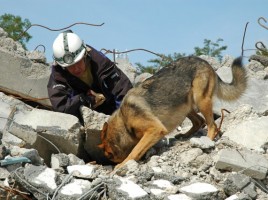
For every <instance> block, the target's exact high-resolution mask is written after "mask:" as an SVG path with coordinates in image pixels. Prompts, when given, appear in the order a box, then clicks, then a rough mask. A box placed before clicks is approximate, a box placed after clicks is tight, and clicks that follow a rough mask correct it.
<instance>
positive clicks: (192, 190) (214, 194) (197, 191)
mask: <svg viewBox="0 0 268 200" xmlns="http://www.w3.org/2000/svg"><path fill="white" fill-rule="evenodd" d="M179 191H180V192H181V193H183V194H186V195H187V196H190V197H191V198H193V199H200V200H201V199H209V200H214V199H220V198H218V197H219V196H218V193H219V190H218V189H217V188H216V187H215V186H213V185H211V184H208V183H203V182H197V183H193V184H190V185H187V186H184V187H181V188H180V189H179Z"/></svg>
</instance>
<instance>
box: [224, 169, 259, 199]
mask: <svg viewBox="0 0 268 200" xmlns="http://www.w3.org/2000/svg"><path fill="white" fill-rule="evenodd" d="M223 189H224V192H225V193H226V194H228V195H230V196H231V195H235V194H237V193H239V192H240V191H243V192H244V193H245V194H248V195H249V196H250V197H251V198H253V199H255V198H256V196H257V193H256V191H255V184H254V183H253V182H251V178H250V177H248V176H246V175H244V174H230V175H229V176H228V178H227V179H226V180H225V181H224V187H223Z"/></svg>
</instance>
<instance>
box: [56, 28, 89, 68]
mask: <svg viewBox="0 0 268 200" xmlns="http://www.w3.org/2000/svg"><path fill="white" fill-rule="evenodd" d="M85 52H86V47H85V45H84V43H83V41H82V40H81V39H80V38H79V37H78V35H76V34H75V33H73V32H72V31H65V32H63V33H60V34H59V35H58V37H57V38H56V39H55V41H54V43H53V58H54V60H55V61H56V63H58V64H59V65H60V66H62V67H68V66H70V65H73V64H75V63H77V62H78V61H80V60H81V59H82V58H83V56H84V55H85Z"/></svg>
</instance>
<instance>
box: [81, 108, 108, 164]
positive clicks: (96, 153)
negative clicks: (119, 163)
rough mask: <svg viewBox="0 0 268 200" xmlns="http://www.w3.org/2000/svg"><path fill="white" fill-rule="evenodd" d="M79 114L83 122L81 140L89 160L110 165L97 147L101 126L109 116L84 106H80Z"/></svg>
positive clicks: (99, 142) (99, 140)
mask: <svg viewBox="0 0 268 200" xmlns="http://www.w3.org/2000/svg"><path fill="white" fill-rule="evenodd" d="M80 112H81V113H82V116H83V120H84V128H85V136H84V138H83V141H84V144H83V146H84V149H85V151H86V152H87V153H88V154H89V156H90V157H91V159H92V160H95V161H96V162H97V163H102V164H112V162H111V161H110V160H108V159H107V158H106V157H105V156H104V152H103V150H102V149H100V148H99V147H98V145H99V144H101V138H100V133H101V130H102V127H103V124H104V123H105V122H106V121H107V120H108V118H109V115H105V114H103V113H98V112H96V111H93V110H91V109H90V108H88V107H86V106H82V107H81V108H80Z"/></svg>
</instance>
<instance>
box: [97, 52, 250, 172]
mask: <svg viewBox="0 0 268 200" xmlns="http://www.w3.org/2000/svg"><path fill="white" fill-rule="evenodd" d="M231 68H232V75H233V80H232V82H231V83H226V82H224V81H222V80H221V79H220V77H219V76H218V75H217V73H216V72H215V71H214V70H213V68H212V66H211V65H209V64H208V62H206V61H205V60H203V59H201V58H198V57H195V56H189V57H184V58H181V59H179V60H178V61H176V62H175V63H173V64H171V65H170V66H168V67H164V68H162V69H161V70H159V71H158V72H157V73H156V74H155V75H154V76H152V77H150V78H148V79H146V80H145V81H144V82H142V83H141V84H139V85H138V86H137V87H135V88H133V89H131V90H129V92H128V93H127V95H126V96H125V97H124V99H123V101H122V103H121V105H120V107H119V109H118V110H116V111H115V112H114V113H113V114H112V115H111V116H110V117H109V119H108V122H105V124H104V125H103V129H102V132H101V141H102V144H100V145H99V147H100V148H102V149H103V150H104V154H105V156H106V157H107V158H108V159H109V160H111V161H113V162H115V163H120V164H118V165H117V166H116V168H120V167H122V166H123V165H124V164H125V163H126V162H127V161H128V160H131V159H134V160H136V161H137V160H139V159H140V158H141V157H142V156H143V155H144V154H145V153H146V152H147V150H148V149H150V148H151V147H152V146H153V145H155V144H156V143H157V142H158V141H159V140H160V139H161V138H163V137H164V136H165V135H166V134H168V133H169V132H171V131H173V130H174V129H175V128H176V127H177V126H179V125H180V124H181V123H182V122H183V120H184V119H185V118H186V117H188V118H189V119H190V120H191V122H192V124H193V126H192V128H191V129H190V130H189V131H188V132H187V133H186V135H191V134H192V133H194V132H196V131H197V130H199V129H200V128H201V127H202V126H203V125H204V123H206V125H207V129H208V133H207V136H208V137H209V138H210V139H211V140H214V138H215V137H216V136H217V134H218V129H217V125H216V124H215V122H214V118H213V110H212V106H213V105H212V103H213V102H212V99H213V96H217V97H218V98H219V99H222V100H225V101H233V100H236V99H238V98H239V97H240V96H241V95H242V94H243V92H244V91H245V89H246V88H247V75H246V69H245V68H243V66H242V58H241V57H239V58H236V59H235V60H234V62H233V64H232V67H231ZM197 112H201V114H202V115H203V116H204V118H205V120H204V119H203V117H201V116H200V115H198V114H197Z"/></svg>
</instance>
